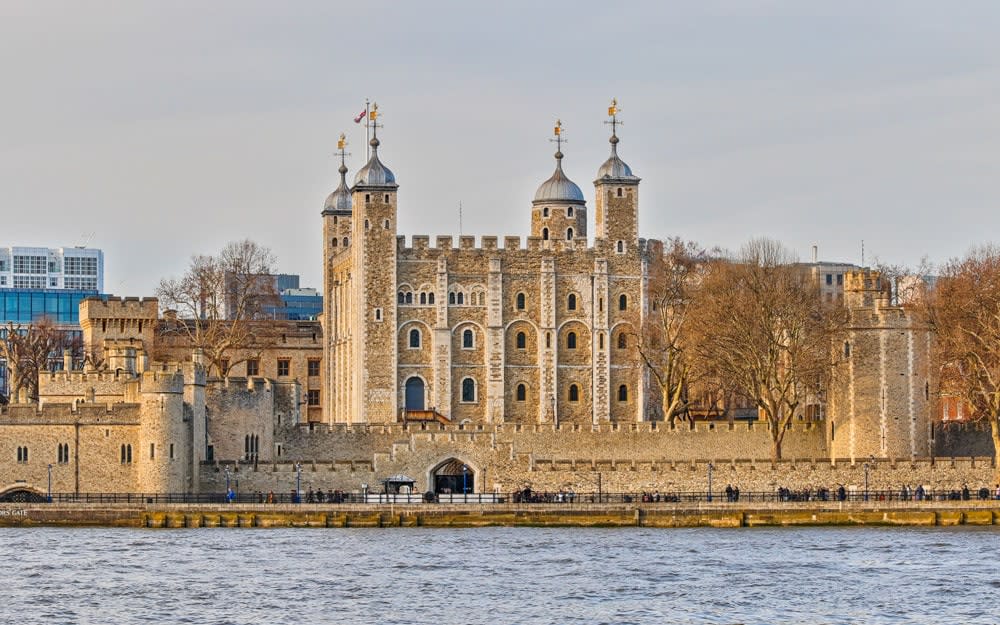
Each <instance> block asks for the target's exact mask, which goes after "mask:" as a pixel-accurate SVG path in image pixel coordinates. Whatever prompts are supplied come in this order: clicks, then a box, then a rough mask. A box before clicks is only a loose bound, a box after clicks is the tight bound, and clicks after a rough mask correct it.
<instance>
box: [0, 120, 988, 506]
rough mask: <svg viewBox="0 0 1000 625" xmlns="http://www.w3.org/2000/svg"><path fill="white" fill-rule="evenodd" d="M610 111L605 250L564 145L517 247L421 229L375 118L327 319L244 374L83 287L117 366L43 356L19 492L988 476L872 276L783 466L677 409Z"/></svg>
mask: <svg viewBox="0 0 1000 625" xmlns="http://www.w3.org/2000/svg"><path fill="white" fill-rule="evenodd" d="M609 113H610V116H611V124H612V134H611V138H610V146H611V147H610V156H609V157H608V159H607V160H606V161H605V162H604V163H603V164H601V165H600V166H599V167H598V169H597V175H596V177H595V180H594V188H595V202H594V212H595V232H594V238H593V243H592V244H589V243H588V218H587V214H588V209H587V204H586V200H585V197H584V194H583V192H582V191H581V190H580V188H579V187H578V186H577V185H576V184H575V183H573V182H572V181H571V180H570V179H569V178H568V177H567V175H566V173H565V172H564V171H563V167H562V161H563V154H562V150H561V145H559V146H558V148H557V151H556V153H555V159H556V163H555V171H554V172H553V173H552V175H551V176H550V177H549V178H548V179H547V180H545V181H544V182H542V184H541V185H540V186H539V187H538V189H537V191H536V192H535V195H534V198H533V200H532V201H531V207H530V228H531V229H530V236H529V237H528V238H527V241H526V242H522V241H521V240H520V238H518V237H505V238H504V239H503V245H502V246H500V245H499V244H498V238H497V237H492V236H487V237H482V238H480V240H479V244H478V246H477V245H476V240H475V239H474V238H473V237H466V236H461V237H459V238H458V241H457V245H455V240H454V238H453V237H451V236H438V237H436V239H435V241H434V245H431V240H430V237H427V236H413V237H412V238H411V239H410V242H409V245H407V241H406V238H405V237H403V236H399V235H397V229H396V224H397V191H398V185H397V184H396V178H395V176H394V174H393V173H392V171H391V170H390V169H389V168H388V167H386V165H385V164H383V162H382V160H381V156H380V154H379V148H380V145H381V142H380V139H379V138H378V135H377V126H375V131H376V133H375V136H373V137H372V139H371V141H370V145H371V156H370V158H369V160H368V162H367V163H366V164H365V165H364V166H363V167H362V168H361V169H360V170H359V171H358V172H357V174H356V176H355V179H354V184H353V186H348V184H347V168H346V166H345V164H344V151H343V145H341V165H340V169H339V172H340V184H339V186H338V187H337V188H336V189H335V190H334V191H333V192H332V193H331V194H330V195H329V197H328V198H327V200H326V202H325V205H324V209H323V211H322V220H323V250H324V288H325V298H324V314H323V320H322V325H321V324H320V323H316V322H297V323H289V322H274V323H275V324H276V325H275V328H276V334H278V335H280V337H281V338H280V340H277V341H276V342H275V343H273V344H269V345H268V346H266V348H263V349H261V350H259V351H258V352H256V353H255V354H254V355H253V356H252V357H251V358H248V359H247V362H246V363H245V364H242V365H239V366H237V367H234V368H233V370H232V371H231V373H230V375H229V377H227V378H224V379H218V378H212V377H209V375H208V371H207V369H206V366H205V364H206V363H205V362H204V360H205V359H204V357H203V356H202V355H201V354H200V353H199V352H198V350H192V349H190V348H189V347H188V348H185V347H184V346H183V345H177V344H174V343H170V342H169V341H167V340H166V338H165V337H164V335H163V332H162V328H163V324H164V323H165V321H164V320H163V319H162V318H161V317H160V311H159V310H158V302H157V301H156V300H154V299H143V300H139V299H137V298H125V299H114V298H110V299H103V300H102V299H96V298H95V299H88V300H85V301H84V302H83V303H81V305H80V320H81V326H82V330H83V335H84V336H83V338H84V342H85V344H86V346H87V347H88V349H96V348H99V350H100V352H101V353H102V354H103V362H102V364H101V365H100V366H93V365H92V364H91V365H88V367H87V368H85V369H84V370H74V369H73V363H72V362H66V363H65V364H64V366H63V370H62V371H53V372H43V374H42V376H41V379H40V383H39V397H38V400H37V402H29V401H28V400H27V399H26V398H23V397H22V398H15V402H14V403H13V404H12V405H10V406H7V407H3V408H2V409H0V499H2V498H3V497H5V496H9V495H10V493H36V494H37V493H41V492H44V491H45V490H46V488H47V487H48V481H49V480H51V489H52V491H53V492H63V493H88V492H91V493H92V492H134V493H139V492H143V493H219V492H225V490H226V488H228V487H230V482H231V481H234V482H235V484H236V485H237V488H242V490H243V491H244V492H246V491H261V492H268V491H276V492H286V493H287V492H288V490H289V488H295V484H296V483H297V482H298V481H301V483H302V487H303V489H305V488H306V487H309V488H323V489H328V490H329V489H339V490H344V491H354V492H361V491H362V490H369V489H371V490H373V491H374V490H378V489H380V488H381V487H380V486H379V484H380V482H381V481H382V480H385V479H386V478H387V477H389V476H393V475H397V476H398V475H405V476H412V479H413V481H415V483H416V488H417V489H419V490H439V491H440V490H453V491H454V490H455V488H456V487H457V485H458V484H459V483H462V488H468V490H470V491H472V492H477V493H482V492H498V493H503V492H510V491H513V490H517V489H520V488H523V487H525V486H530V487H532V488H534V489H541V490H553V491H554V490H558V489H572V490H575V491H577V492H581V491H588V490H591V491H592V490H598V489H601V488H603V489H604V490H605V491H615V490H617V491H638V490H650V491H652V490H654V489H656V490H660V491H663V492H669V491H684V490H704V489H705V478H706V473H707V474H708V475H711V474H712V471H713V470H714V471H715V472H716V480H718V481H719V483H725V482H730V483H733V484H736V485H739V486H740V488H742V489H743V490H744V491H748V490H769V491H770V490H773V489H774V488H775V487H776V486H786V487H819V486H827V487H829V486H830V485H831V484H835V483H843V484H846V485H848V486H849V487H859V485H860V484H861V482H862V479H863V476H864V479H865V480H867V479H868V478H869V477H870V478H871V482H872V486H873V487H879V486H881V487H886V488H895V487H897V486H898V485H899V484H902V483H909V484H915V483H921V484H925V485H926V486H928V487H935V486H937V487H954V486H955V485H956V484H961V483H963V482H968V483H969V484H975V485H980V484H984V483H986V482H990V481H991V480H992V478H993V471H994V468H993V464H994V463H993V458H992V456H993V453H992V449H990V450H986V451H983V448H982V447H977V448H975V451H977V452H981V453H979V455H980V456H986V457H979V458H975V457H971V458H970V457H968V456H973V455H975V454H974V453H972V452H970V451H969V450H970V449H973V447H970V446H968V445H964V446H963V445H959V446H956V447H951V448H949V447H947V446H945V445H943V444H942V441H940V440H937V439H936V438H935V428H934V419H933V415H932V411H933V410H934V407H935V399H934V395H933V392H932V389H933V387H934V379H933V377H934V375H933V371H932V370H931V369H930V349H931V341H932V336H931V334H930V332H929V331H928V329H927V328H925V327H922V326H921V325H920V324H919V323H917V322H916V321H915V320H914V319H913V318H912V317H911V316H910V315H909V314H908V313H907V312H906V311H905V310H904V309H902V308H900V307H898V306H895V305H893V304H892V303H891V302H890V300H889V299H888V298H887V297H886V295H885V291H884V289H883V288H882V287H883V285H881V284H880V283H879V278H878V276H877V274H875V273H873V272H869V271H865V270H859V271H847V272H846V273H845V275H844V278H845V281H844V292H845V297H846V303H847V305H848V308H849V311H850V315H851V320H850V324H849V330H848V333H847V335H846V337H845V340H844V343H843V345H837V346H834V347H835V349H834V351H835V353H836V358H837V360H838V366H837V375H835V377H834V380H833V384H832V385H831V387H830V388H829V389H828V391H827V395H826V396H825V397H824V398H823V399H824V405H823V410H822V411H821V413H819V414H817V415H811V416H810V418H809V419H806V418H804V417H805V415H802V416H799V417H798V419H797V420H796V421H795V422H793V424H792V426H791V431H789V432H788V433H787V435H786V437H785V443H784V445H783V448H784V451H785V456H786V458H787V459H786V460H784V461H782V462H779V463H773V462H771V461H770V459H769V456H770V433H769V432H768V431H767V426H766V424H764V423H761V422H736V423H734V422H732V421H730V422H729V423H725V422H698V423H683V424H677V425H671V424H668V423H666V422H664V421H663V420H662V417H659V415H658V414H657V409H658V406H659V399H658V397H657V396H656V393H657V389H656V387H655V385H651V384H650V383H649V378H648V372H647V371H646V370H645V368H644V366H643V365H642V364H641V360H640V358H639V354H638V351H637V350H638V345H637V343H636V341H637V337H638V335H639V333H640V330H641V328H642V325H643V322H644V320H645V316H646V315H647V314H649V307H650V306H651V297H650V295H651V289H652V288H653V287H654V285H651V280H650V276H651V274H653V273H654V272H653V271H652V268H653V267H654V265H655V263H662V262H664V254H663V245H662V244H661V243H660V242H659V241H653V240H646V239H642V238H640V237H639V233H638V216H639V213H638V211H639V183H640V179H639V178H638V177H637V176H635V175H633V173H632V170H631V169H630V168H629V166H628V165H627V164H626V163H625V162H624V161H623V160H622V159H621V157H620V156H619V155H618V143H619V138H618V136H617V117H616V110H615V109H614V108H612V109H611V110H610V111H609ZM556 140H557V143H558V142H559V141H560V140H561V125H557V127H556ZM278 324H283V325H280V328H279V327H278ZM234 362H235V360H234ZM241 373H245V375H240V374H241ZM942 455H944V456H949V459H948V460H947V461H942V460H940V459H939V458H938V459H935V456H942ZM951 456H965V457H960V458H951ZM876 467H877V470H876ZM300 471H301V473H300ZM870 471H871V475H870V476H869V472H870ZM862 472H863V473H862ZM5 494H6V495H5Z"/></svg>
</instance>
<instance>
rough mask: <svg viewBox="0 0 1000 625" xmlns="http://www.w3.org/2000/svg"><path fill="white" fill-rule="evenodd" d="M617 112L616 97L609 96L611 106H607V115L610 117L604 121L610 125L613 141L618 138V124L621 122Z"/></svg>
mask: <svg viewBox="0 0 1000 625" xmlns="http://www.w3.org/2000/svg"><path fill="white" fill-rule="evenodd" d="M618 112H619V108H618V98H611V106H609V107H608V117H610V118H611V121H606V122H604V123H605V124H610V125H611V137H612V138H613V139H614V140H615V141H617V140H618V125H619V124H621V123H622V122H621V121H619V120H618ZM612 143H613V142H612Z"/></svg>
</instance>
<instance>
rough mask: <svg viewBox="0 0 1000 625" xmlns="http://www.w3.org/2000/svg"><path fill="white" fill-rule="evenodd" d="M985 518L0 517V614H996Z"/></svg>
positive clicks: (325, 617)
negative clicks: (188, 524) (39, 522)
mask: <svg viewBox="0 0 1000 625" xmlns="http://www.w3.org/2000/svg"><path fill="white" fill-rule="evenodd" d="M998 558H1000V528H993V527H986V528H967V527H965V528H954V529H945V528H928V529H917V528H893V529H875V528H846V529H831V528H815V529H736V530H734V529H726V530H714V529H690V530H688V529H669V530H651V529H532V528H484V529H422V528H409V529H402V528H400V529H328V530H323V529H320V530H307V529H291V530H283V529H282V530H246V529H192V530H137V529H62V528H37V529H36V528H31V529H17V528H12V529H0V562H2V563H3V567H4V569H3V575H2V577H0V580H2V581H0V583H2V585H3V589H4V599H5V600H4V601H3V603H0V623H11V624H14V623H94V624H100V625H110V624H119V623H120V624H131V623H169V624H175V623H198V624H202V623H204V624H213V625H214V624H233V625H236V624H244V623H246V624H250V623H262V624H265V623H266V624H270V623H288V624H294V625H299V624H321V623H385V624H411V623H412V624H417V623H420V624H424V623H430V624H433V625H446V624H451V623H455V624H463V625H464V624H469V625H472V624H489V625H503V624H506V623H518V624H521V623H524V624H535V623H539V624H540V623H559V624H563V623H587V624H591V623H614V624H624V623H636V624H639V623H641V624H646V623H649V624H656V625H662V624H674V623H678V624H680V623H684V624H687V623H699V624H701V623H716V624H729V623H746V624H750V623H761V624H768V625H772V624H778V623H781V624H790V623H807V624H818V623H852V624H853V623H873V624H875V623H915V624H921V625H926V624H931V623H949V624H950V623H956V624H957V623H961V624H979V623H984V624H985V623H989V624H995V623H1000V598H998V597H1000V564H998Z"/></svg>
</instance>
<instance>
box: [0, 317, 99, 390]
mask: <svg viewBox="0 0 1000 625" xmlns="http://www.w3.org/2000/svg"><path fill="white" fill-rule="evenodd" d="M64 349H70V350H71V352H72V355H73V356H74V357H78V354H79V352H80V351H81V350H82V347H81V345H80V341H79V339H73V338H71V337H70V335H69V334H68V333H66V332H63V331H61V330H59V329H58V328H56V327H55V325H54V324H53V323H52V322H51V321H50V320H48V319H45V318H43V319H41V320H39V321H37V322H35V323H31V324H29V325H27V326H23V325H20V324H15V323H12V322H9V323H8V324H7V327H6V328H4V336H3V338H2V340H0V358H3V359H4V360H5V361H7V373H8V380H7V384H8V391H9V393H10V397H12V398H16V397H18V396H19V394H20V392H21V390H22V389H23V390H25V391H26V392H27V396H28V398H29V399H31V400H37V399H38V376H39V374H40V373H41V372H42V371H47V370H48V369H49V363H50V362H51V361H52V360H55V359H59V360H60V361H61V358H62V353H63V350H64Z"/></svg>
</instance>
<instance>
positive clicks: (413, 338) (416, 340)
mask: <svg viewBox="0 0 1000 625" xmlns="http://www.w3.org/2000/svg"><path fill="white" fill-rule="evenodd" d="M410 347H412V348H418V347H420V330H418V329H417V328H413V329H411V330H410Z"/></svg>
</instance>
